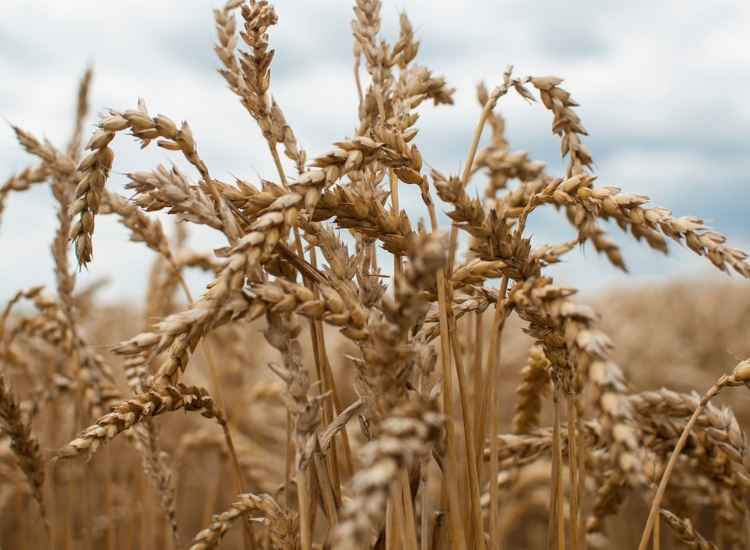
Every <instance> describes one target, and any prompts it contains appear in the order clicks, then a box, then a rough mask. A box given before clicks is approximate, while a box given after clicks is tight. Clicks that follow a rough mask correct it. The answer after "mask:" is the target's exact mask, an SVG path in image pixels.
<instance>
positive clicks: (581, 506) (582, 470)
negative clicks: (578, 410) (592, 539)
mask: <svg viewBox="0 0 750 550" xmlns="http://www.w3.org/2000/svg"><path fill="white" fill-rule="evenodd" d="M576 422H577V424H578V436H577V437H578V444H577V445H576V449H577V451H578V458H577V460H578V510H579V513H578V533H579V537H578V546H579V548H580V550H586V445H585V441H584V434H583V415H582V414H581V415H578V418H577V419H576ZM571 517H572V516H571Z"/></svg>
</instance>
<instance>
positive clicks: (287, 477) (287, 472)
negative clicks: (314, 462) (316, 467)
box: [284, 411, 294, 506]
mask: <svg viewBox="0 0 750 550" xmlns="http://www.w3.org/2000/svg"><path fill="white" fill-rule="evenodd" d="M285 443H286V445H285V447H284V450H285V453H284V500H285V501H286V505H287V506H289V505H290V503H291V502H290V499H289V489H290V485H291V478H292V461H293V460H294V459H293V458H292V452H293V451H294V448H293V447H292V414H291V413H290V412H289V411H287V412H286V441H285Z"/></svg>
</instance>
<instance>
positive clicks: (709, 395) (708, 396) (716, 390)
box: [638, 375, 730, 550]
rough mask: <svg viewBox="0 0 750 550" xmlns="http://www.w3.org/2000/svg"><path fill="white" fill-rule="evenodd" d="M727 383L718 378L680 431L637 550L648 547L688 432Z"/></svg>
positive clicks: (726, 379)
mask: <svg viewBox="0 0 750 550" xmlns="http://www.w3.org/2000/svg"><path fill="white" fill-rule="evenodd" d="M729 381H730V377H728V376H727V375H724V376H722V377H721V378H719V380H718V381H717V382H716V384H714V386H713V387H712V388H711V389H710V390H708V392H707V393H706V395H704V396H703V397H702V398H701V401H700V403H699V404H698V408H696V409H695V412H694V413H693V416H691V417H690V420H689V421H688V423H687V425H686V426H685V429H684V430H682V435H681V436H680V439H679V440H678V441H677V445H675V448H674V451H672V456H670V457H669V462H668V463H667V467H666V468H665V469H664V475H663V476H662V478H661V481H660V482H659V488H658V489H657V490H656V496H654V502H652V503H651V511H650V512H649V514H648V520H647V521H646V527H645V529H644V530H643V536H642V537H641V544H640V545H639V546H638V550H646V547H647V546H648V540H649V538H650V537H651V530H652V529H653V527H654V521H655V520H656V517H657V516H658V515H659V507H660V506H661V499H662V497H663V496H664V491H665V490H666V489H667V483H669V476H670V475H672V470H674V467H675V464H677V459H678V458H679V456H680V453H681V452H682V449H683V447H685V443H687V438H688V436H689V435H690V430H692V429H693V426H694V425H695V422H696V421H697V420H698V417H699V416H700V415H701V413H702V412H703V409H704V408H705V407H706V404H708V402H709V401H710V400H711V398H713V397H714V396H716V395H718V394H719V393H721V391H722V390H723V389H724V388H725V387H726V386H727V383H729Z"/></svg>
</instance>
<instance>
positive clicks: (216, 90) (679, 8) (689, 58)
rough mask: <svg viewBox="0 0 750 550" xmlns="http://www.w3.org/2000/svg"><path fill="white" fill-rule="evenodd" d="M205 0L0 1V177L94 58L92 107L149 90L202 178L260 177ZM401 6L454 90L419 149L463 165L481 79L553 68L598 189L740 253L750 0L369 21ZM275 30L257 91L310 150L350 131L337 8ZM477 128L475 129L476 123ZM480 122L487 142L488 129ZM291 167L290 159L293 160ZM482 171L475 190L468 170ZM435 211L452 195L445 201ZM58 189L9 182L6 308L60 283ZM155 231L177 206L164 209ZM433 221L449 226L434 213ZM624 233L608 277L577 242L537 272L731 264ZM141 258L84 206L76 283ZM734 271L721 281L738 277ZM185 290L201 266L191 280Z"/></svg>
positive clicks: (515, 0) (708, 272)
mask: <svg viewBox="0 0 750 550" xmlns="http://www.w3.org/2000/svg"><path fill="white" fill-rule="evenodd" d="M218 5H219V4H218V3H217V2H215V1H214V2H208V1H202V0H179V1H178V0H160V1H159V2H153V1H144V0H129V1H128V2H101V1H95V0H71V1H69V2H57V1H54V0H37V1H35V2H3V3H2V5H1V6H0V116H2V117H3V119H4V120H3V123H1V124H0V181H4V180H5V179H6V178H8V177H10V176H11V175H12V174H13V173H14V172H18V171H20V170H22V169H24V168H25V167H26V166H28V165H29V164H31V163H33V162H34V160H33V158H31V157H30V156H28V155H27V154H25V153H24V152H23V151H22V150H21V149H20V147H19V146H18V144H17V143H16V142H15V139H14V135H13V132H12V130H11V128H10V126H9V124H15V125H18V126H19V127H21V128H23V129H24V130H26V131H29V132H32V133H33V134H35V135H36V136H37V137H40V138H42V137H46V138H48V139H50V140H51V141H52V142H53V143H55V144H57V145H58V146H59V147H61V148H64V146H65V144H66V142H67V140H68V136H69V133H70V132H71V129H72V125H73V119H74V106H75V96H76V90H77V86H78V81H79V79H80V77H81V75H82V74H83V72H84V71H85V69H86V67H87V66H88V65H89V64H93V66H94V72H95V74H94V80H93V87H92V92H91V105H92V110H93V112H92V114H91V116H90V117H89V120H88V121H87V133H88V132H89V131H93V125H94V124H95V122H96V113H97V112H99V111H102V110H103V109H105V108H113V109H122V110H124V109H131V108H135V107H136V105H137V102H138V98H144V99H145V101H146V103H147V105H148V107H149V111H150V112H151V114H152V115H156V114H157V113H161V114H164V115H166V116H168V117H170V118H172V119H173V120H175V121H181V120H187V121H188V122H189V123H190V126H191V128H192V130H193V134H194V136H195V138H196V140H197V143H198V149H199V152H200V154H201V156H202V157H203V158H204V160H205V161H206V163H207V165H208V166H209V168H210V170H211V173H212V174H213V175H214V177H217V178H218V179H221V180H222V181H227V182H231V181H233V179H232V178H233V176H237V177H240V178H242V179H245V180H247V181H252V182H258V181H259V177H260V176H263V177H265V178H267V179H274V176H275V170H274V167H273V163H272V159H271V158H270V155H269V153H268V150H267V147H266V145H265V142H264V140H263V138H262V137H261V135H260V132H259V130H258V128H257V126H256V125H255V122H254V121H253V120H252V119H251V118H250V116H249V115H248V114H247V113H246V112H245V111H244V109H243V108H242V106H241V105H240V104H239V102H238V101H237V99H236V97H235V96H234V95H233V94H232V93H231V92H230V91H229V90H228V89H227V88H226V85H225V83H224V80H223V79H222V78H221V76H220V75H218V74H217V73H216V69H217V68H218V67H219V61H218V59H217V58H216V56H215V54H214V52H213V43H214V42H215V40H216V39H215V32H214V22H213V14H212V9H213V8H215V7H217V6H218ZM402 10H405V11H406V13H407V15H408V16H409V18H410V20H411V22H412V24H413V26H414V28H415V30H416V34H417V38H418V39H419V40H420V41H421V48H420V54H419V56H418V58H417V60H418V61H419V63H420V64H422V65H425V66H427V67H428V68H430V69H431V70H432V71H434V72H435V73H437V74H442V75H444V76H445V77H446V79H447V81H448V82H449V84H450V85H451V86H452V87H454V88H456V93H455V96H454V97H455V102H456V104H455V105H453V106H440V107H437V108H435V107H432V105H431V104H430V105H428V104H426V103H425V104H423V105H422V106H421V107H420V114H421V118H420V120H419V122H418V123H417V127H418V128H419V129H420V134H419V135H418V136H417V138H416V140H415V142H416V143H417V144H418V146H419V148H420V151H422V155H423V157H424V159H425V162H426V163H427V164H429V165H430V166H432V167H434V168H437V169H439V170H441V171H443V172H445V173H456V172H458V171H459V170H460V169H461V167H462V165H463V162H464V161H465V159H466V156H467V154H468V150H469V146H470V144H471V138H472V135H473V132H474V128H475V126H476V123H477V120H478V117H479V113H480V110H481V109H480V106H479V104H478V103H477V100H476V92H475V90H476V85H477V84H478V83H479V82H482V81H484V82H485V83H486V84H487V87H488V88H490V89H491V88H492V87H494V86H495V85H497V84H498V83H500V82H501V81H502V72H503V70H504V68H505V67H506V66H507V65H513V66H514V68H515V69H514V70H515V73H514V74H515V75H517V76H525V75H534V76H543V75H550V74H551V75H556V76H560V77H563V78H565V82H564V83H563V84H562V87H563V88H565V89H566V90H568V91H570V92H571V93H572V95H573V97H574V98H575V99H576V100H577V101H578V103H580V105H581V106H580V107H579V108H577V113H578V115H579V117H580V118H581V120H582V122H583V124H584V126H585V127H586V129H587V130H588V133H589V136H590V137H589V138H585V141H584V143H585V144H586V145H587V146H588V147H589V149H591V151H592V153H593V157H594V161H595V162H596V168H597V173H598V174H599V181H598V184H602V185H614V186H617V187H620V188H622V189H623V190H624V191H627V192H637V193H642V194H645V195H648V196H649V197H651V199H652V200H653V204H657V205H659V206H663V207H666V208H669V209H670V210H672V212H673V213H674V215H675V216H681V215H686V214H692V215H696V216H698V217H700V218H701V219H704V220H707V224H708V225H710V226H711V227H713V228H714V229H715V230H717V231H719V232H720V233H723V234H724V235H726V236H727V237H728V238H729V244H730V245H733V246H737V247H739V248H742V249H744V250H750V218H749V217H748V216H747V214H746V210H747V207H746V205H747V204H749V203H750V101H748V95H747V90H748V89H750V3H748V2H747V1H746V0H731V1H730V0H726V1H724V0H718V1H714V2H702V1H694V0H674V1H669V0H665V1H661V2H653V1H640V0H633V1H630V2H600V1H594V0H573V1H566V2H560V1H556V0H507V1H493V2H489V1H483V2H479V1H471V0H467V1H464V2H462V3H461V4H460V7H459V4H458V3H456V2H448V1H445V0H402V1H400V2H385V3H384V4H383V8H382V12H381V15H382V18H383V26H382V35H383V37H384V38H385V39H386V40H387V41H389V42H390V43H394V42H395V41H396V39H397V37H398V13H399V12H400V11H402ZM276 11H277V14H278V16H279V23H278V25H277V26H276V27H273V28H271V29H270V32H269V34H270V38H269V39H270V43H271V47H272V48H274V49H275V50H276V56H275V58H274V61H273V65H272V68H271V73H272V81H271V92H272V93H273V95H274V97H275V99H276V100H277V102H278V103H279V105H280V106H281V108H282V109H283V111H284V114H285V116H286V119H287V121H288V122H289V124H290V125H291V126H292V127H293V129H294V132H295V134H296V135H297V137H298V139H299V140H300V141H301V143H302V145H303V147H304V148H305V149H306V150H307V152H308V157H309V158H312V157H314V156H316V155H318V154H323V153H325V152H326V151H327V150H329V149H330V148H331V144H332V143H333V142H335V141H338V140H340V139H342V138H344V137H346V136H351V135H352V134H353V133H354V128H355V126H356V123H357V96H356V88H355V86H354V80H353V75H352V64H353V58H352V53H351V52H352V37H351V31H350V28H349V22H350V21H351V19H352V16H353V14H352V10H351V2H348V1H347V2H343V1H339V0H336V1H333V0H318V1H316V2H310V1H301V0H289V1H284V0H281V1H280V2H278V3H277V4H276ZM497 112H498V113H500V114H502V115H503V116H504V117H505V118H506V119H507V127H506V130H507V137H508V139H509V140H510V141H511V143H512V144H513V146H514V148H515V149H517V150H527V151H529V152H530V156H531V157H532V158H534V159H537V160H543V161H545V162H547V163H548V171H549V172H550V173H552V174H553V175H564V172H565V162H563V161H561V160H560V158H559V141H558V139H557V137H556V136H553V135H552V134H551V130H550V127H551V115H550V114H549V112H548V111H546V110H545V109H544V108H543V107H541V105H538V104H537V105H528V104H527V103H526V102H524V101H523V100H521V99H520V98H519V97H514V96H513V94H509V95H508V96H506V97H504V98H502V99H501V101H500V102H499V104H498V107H497ZM487 133H488V132H487ZM487 139H488V136H487V135H485V136H484V140H483V143H484V142H486V140H487ZM113 148H114V150H115V152H116V155H117V157H116V159H115V164H114V172H115V174H114V176H113V177H112V179H111V182H110V184H108V185H110V186H111V189H113V190H115V191H122V185H123V184H124V181H125V178H124V176H122V175H121V174H124V173H128V172H134V171H137V170H152V169H154V168H155V167H156V166H157V165H158V164H166V165H168V164H169V163H172V162H174V163H175V164H176V165H177V166H179V167H180V168H182V169H184V171H185V172H187V173H188V174H191V175H193V177H195V172H194V171H192V170H191V169H190V167H189V165H186V163H185V161H184V160H183V159H181V158H180V157H178V156H177V155H176V154H173V153H170V152H168V151H165V150H162V149H159V148H157V147H153V146H152V147H149V148H147V149H145V150H143V151H141V150H139V148H138V144H137V143H136V142H135V141H134V140H133V139H132V138H131V137H128V136H125V135H121V136H119V137H118V138H117V139H116V140H115V141H114V142H113ZM288 171H289V172H292V169H291V167H290V168H289V170H288ZM477 183H478V184H480V185H481V183H482V182H481V178H480V177H479V176H478V179H477ZM419 202H420V201H419V199H418V196H417V195H416V194H414V193H413V191H412V190H409V189H407V190H405V191H404V194H403V198H402V199H401V204H402V207H405V208H406V209H407V211H408V212H409V214H410V216H411V218H412V219H413V220H414V221H415V222H416V220H417V219H418V218H419V217H420V216H426V213H425V212H423V210H422V207H421V206H420V204H419ZM439 206H441V207H442V208H441V209H442V210H443V211H447V210H449V208H448V206H447V205H439ZM54 208H55V205H54V201H53V200H52V196H51V193H50V191H49V189H48V188H47V187H44V186H37V187H36V188H34V189H33V190H31V191H26V192H24V193H17V194H15V195H12V196H11V197H10V199H9V201H8V203H7V204H6V208H5V211H4V212H3V214H2V219H1V220H0V281H2V285H0V303H1V302H3V301H6V300H7V299H8V298H9V297H10V296H12V295H13V294H14V293H15V291H16V290H17V289H19V288H28V287H30V286H32V285H35V284H46V285H49V286H53V285H54V277H53V267H52V266H53V264H52V258H51V254H50V252H49V244H50V242H51V240H52V238H53V235H54V231H55V221H56V220H55V215H54ZM536 216H537V217H536V218H533V219H532V220H531V224H530V229H529V231H530V234H532V244H534V243H536V244H542V243H557V242H562V241H566V240H569V239H572V238H575V233H574V231H573V229H572V228H571V227H570V225H569V224H568V223H567V222H566V221H565V220H564V219H562V217H561V216H559V215H556V214H555V213H554V212H553V211H552V210H551V209H543V210H540V211H539V212H538V214H536ZM161 219H162V222H163V223H164V224H165V227H166V228H167V230H168V232H171V231H172V230H173V226H172V225H171V224H172V220H171V219H169V218H168V217H167V216H162V217H161ZM442 219H443V220H447V218H445V217H444V216H443V218H442ZM609 229H610V232H611V235H612V237H613V238H614V239H615V240H617V241H618V243H620V244H621V246H622V247H623V252H624V255H625V260H626V262H627V264H628V267H629V271H630V273H629V274H628V275H625V274H622V273H619V272H618V271H617V270H615V269H614V268H612V267H611V266H609V265H608V264H607V263H606V261H604V260H603V259H602V258H600V257H598V256H597V254H596V253H595V252H594V251H593V249H591V248H589V247H586V248H584V249H582V250H581V249H574V250H573V251H572V252H571V253H569V254H568V257H567V261H566V262H565V263H564V264H562V265H556V266H553V267H552V268H551V269H550V271H549V274H551V275H553V276H554V277H555V278H556V280H557V281H558V282H561V283H565V284H570V285H572V286H576V287H578V288H581V289H582V290H583V291H585V292H599V291H601V290H602V289H604V288H606V287H608V286H612V285H614V284H619V285H639V284H651V283H660V282H663V281H665V280H667V279H672V278H675V277H692V278H694V279H696V278H700V279H704V278H711V277H716V276H720V277H726V276H724V275H721V274H719V273H718V271H717V270H716V269H715V268H713V267H712V266H711V265H710V264H709V262H707V261H706V260H705V259H701V258H698V257H696V256H695V255H694V254H692V253H691V252H689V251H688V250H686V249H683V248H681V247H680V246H679V245H677V244H676V243H673V246H671V252H670V255H669V256H668V257H666V258H665V257H662V256H661V255H659V254H657V253H655V252H653V251H651V250H649V249H647V248H646V247H645V246H644V245H640V244H637V243H633V242H632V238H629V237H628V236H627V235H624V234H622V233H621V232H620V231H619V229H618V228H617V227H611V228H609ZM190 244H191V245H192V246H193V247H195V248H197V249H201V250H210V249H211V248H216V247H220V246H224V245H225V244H226V243H225V241H224V240H223V238H222V237H221V235H219V234H217V233H216V232H213V231H212V230H201V231H193V233H192V234H191V240H190ZM152 261H153V253H151V252H150V251H148V250H147V249H146V248H145V246H143V245H142V244H136V243H130V242H129V241H128V232H127V230H126V229H125V228H123V227H122V226H120V225H119V224H118V223H117V221H116V220H115V219H113V218H111V217H108V216H100V217H98V218H97V226H96V232H95V234H94V261H93V263H91V264H90V267H89V271H88V272H85V271H84V272H83V273H82V274H81V275H80V277H79V286H81V287H85V286H86V285H89V284H93V283H95V282H97V281H101V280H108V281H109V283H108V285H107V286H105V287H104V288H103V289H102V290H101V291H100V293H101V295H102V297H103V299H105V300H107V301H109V302H117V301H133V302H135V303H137V302H138V301H140V300H141V299H142V298H143V296H145V292H146V282H147V280H148V269H149V266H150V264H151V262H152ZM736 278H737V277H735V279H736ZM189 281H190V284H191V286H193V287H194V293H196V294H197V293H200V292H201V289H202V288H203V287H204V286H205V284H206V283H207V279H206V278H205V276H202V275H200V274H197V273H192V274H191V275H190V277H189Z"/></svg>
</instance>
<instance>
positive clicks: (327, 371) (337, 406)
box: [295, 227, 354, 501]
mask: <svg viewBox="0 0 750 550" xmlns="http://www.w3.org/2000/svg"><path fill="white" fill-rule="evenodd" d="M295 235H296V236H298V232H297V228H296V227H295ZM300 246H301V243H300ZM300 256H301V257H303V258H304V255H303V254H300ZM310 263H311V264H312V267H313V269H315V270H317V269H318V257H317V254H316V252H315V247H314V246H313V247H310ZM311 288H312V291H313V294H314V295H315V298H316V299H318V298H319V296H320V292H319V291H318V288H317V287H316V286H315V285H311ZM314 324H315V327H316V330H317V336H318V349H319V350H320V351H319V353H320V359H321V362H322V365H321V366H322V370H323V375H324V376H325V379H326V380H327V382H328V384H327V388H329V389H330V390H331V391H332V392H333V393H332V398H333V417H335V416H337V415H339V414H341V412H342V411H343V410H344V409H343V408H342V407H341V400H340V399H339V391H338V388H337V387H336V380H335V378H334V377H333V373H332V372H331V363H330V361H328V352H327V351H326V340H325V336H324V334H323V323H322V322H321V321H320V319H315V320H314ZM326 403H329V401H328V400H326V401H325V403H324V406H325V404H326ZM324 412H325V409H324ZM339 433H341V438H342V439H341V441H342V443H343V446H344V457H345V459H346V467H347V472H348V474H349V477H350V478H351V477H352V476H353V475H354V462H353V461H352V450H351V445H350V444H349V434H348V433H347V431H346V429H343V430H341V432H339ZM331 449H332V451H333V453H334V454H333V455H332V456H333V457H334V460H333V461H332V463H331V471H332V479H334V480H335V482H334V485H333V488H334V491H336V496H337V497H338V499H339V501H340V500H341V481H340V480H339V473H338V455H337V451H336V438H335V437H334V440H333V442H332V443H331Z"/></svg>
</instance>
